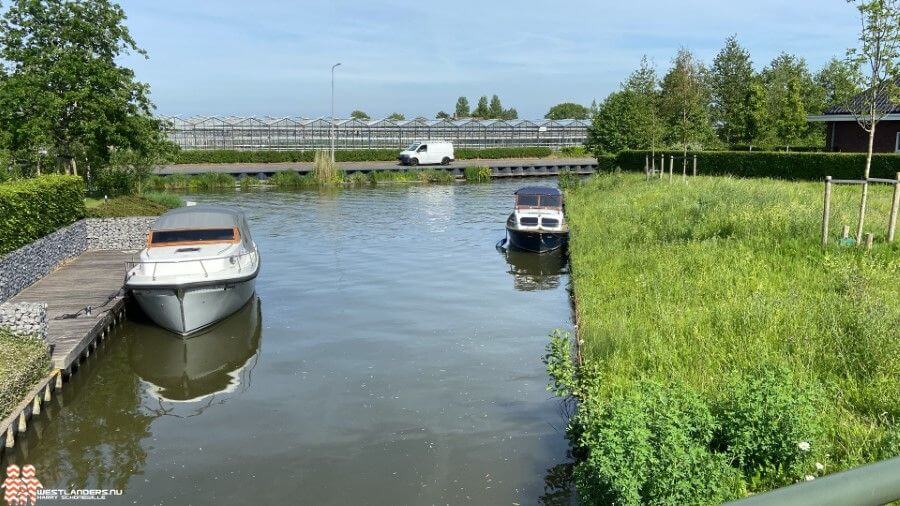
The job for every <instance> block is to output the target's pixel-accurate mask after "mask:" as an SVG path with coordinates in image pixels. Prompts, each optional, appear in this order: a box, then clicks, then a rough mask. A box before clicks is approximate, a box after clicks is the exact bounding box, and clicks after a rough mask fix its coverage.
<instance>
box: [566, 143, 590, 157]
mask: <svg viewBox="0 0 900 506" xmlns="http://www.w3.org/2000/svg"><path fill="white" fill-rule="evenodd" d="M559 154H561V155H563V156H579V157H580V156H590V153H588V151H587V149H586V148H585V147H584V146H565V147H562V148H559Z"/></svg>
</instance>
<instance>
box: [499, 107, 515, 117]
mask: <svg viewBox="0 0 900 506" xmlns="http://www.w3.org/2000/svg"><path fill="white" fill-rule="evenodd" d="M500 119H505V120H510V119H519V111H517V110H516V108H515V107H510V108H509V109H504V110H503V114H501V115H500Z"/></svg>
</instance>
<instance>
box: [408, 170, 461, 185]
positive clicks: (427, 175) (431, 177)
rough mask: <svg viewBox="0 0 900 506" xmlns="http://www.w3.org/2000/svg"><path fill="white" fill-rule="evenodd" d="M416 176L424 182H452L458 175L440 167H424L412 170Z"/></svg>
mask: <svg viewBox="0 0 900 506" xmlns="http://www.w3.org/2000/svg"><path fill="white" fill-rule="evenodd" d="M410 172H412V173H413V174H414V175H415V177H416V178H417V179H418V180H419V181H421V182H423V183H444V184H446V183H452V182H453V181H455V180H456V177H455V176H454V175H453V173H452V172H450V171H448V170H440V169H424V170H418V171H410Z"/></svg>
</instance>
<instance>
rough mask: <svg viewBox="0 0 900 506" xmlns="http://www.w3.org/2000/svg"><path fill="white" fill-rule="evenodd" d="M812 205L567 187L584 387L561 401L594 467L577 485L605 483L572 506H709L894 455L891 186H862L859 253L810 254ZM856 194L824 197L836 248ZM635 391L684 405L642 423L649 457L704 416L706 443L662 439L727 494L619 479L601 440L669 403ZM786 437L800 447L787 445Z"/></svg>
mask: <svg viewBox="0 0 900 506" xmlns="http://www.w3.org/2000/svg"><path fill="white" fill-rule="evenodd" d="M822 193H823V185H822V184H821V183H796V182H782V181H774V180H768V179H732V178H727V177H698V178H694V179H690V181H689V183H688V184H687V185H685V184H684V183H682V182H681V181H680V179H679V180H677V181H676V183H674V184H671V185H670V184H669V183H667V182H665V181H659V180H653V181H650V182H646V181H645V180H644V177H643V175H636V174H612V175H603V176H598V177H595V178H592V179H591V180H589V181H588V182H587V183H586V184H585V185H583V186H582V187H580V188H577V189H574V190H571V191H569V192H567V215H568V220H569V223H570V226H571V230H572V237H571V246H570V254H571V263H572V280H573V284H574V290H575V297H576V301H577V322H578V326H579V337H580V339H581V340H582V352H583V356H584V358H585V361H586V363H587V364H588V366H587V367H586V368H583V371H590V374H588V373H586V372H585V373H583V374H584V376H591V377H592V379H590V380H583V381H584V382H583V384H581V385H580V386H575V387H572V388H570V389H569V391H571V390H576V391H577V392H576V393H578V394H579V396H580V397H581V398H582V400H583V401H584V402H582V403H581V407H582V409H581V414H582V415H583V416H584V417H585V418H583V419H582V420H581V421H580V422H579V421H578V420H577V419H576V423H575V424H574V425H576V426H577V425H579V423H580V425H581V426H580V427H578V428H576V430H575V432H576V433H577V432H578V431H584V432H583V433H582V436H583V437H582V439H581V440H580V442H581V444H583V445H584V446H585V448H587V450H588V454H590V455H592V456H593V457H596V458H593V459H589V460H588V461H587V462H588V463H587V464H586V465H582V466H580V468H579V471H578V473H576V474H579V473H580V476H581V478H582V480H583V481H582V482H581V483H594V484H596V483H604V484H605V485H603V486H604V487H606V488H607V489H608V488H610V487H613V488H615V487H620V488H619V489H616V490H617V491H615V493H612V495H609V496H603V495H602V494H604V493H607V492H608V490H606V491H600V492H597V493H594V492H596V491H594V492H590V491H588V497H586V498H587V499H591V500H597V497H602V498H603V499H604V500H609V499H610V498H612V499H618V500H621V501H622V502H626V503H627V502H632V501H633V500H634V498H635V497H640V500H641V501H647V500H650V499H653V498H659V497H668V498H669V499H672V497H675V498H676V500H677V501H681V500H686V499H685V498H691V499H690V500H698V501H700V502H706V501H716V500H721V499H723V498H728V497H734V496H739V495H743V494H746V493H751V492H755V491H759V490H763V489H767V488H771V487H774V486H778V485H783V484H786V483H790V482H793V481H797V480H798V479H802V478H803V477H804V476H805V475H811V476H817V475H821V474H825V473H828V472H832V471H835V470H838V469H842V468H846V467H851V466H855V465H859V464H862V463H865V462H870V461H873V460H878V459H883V458H887V457H890V456H893V455H897V454H898V453H900V430H898V425H897V420H898V417H900V243H898V242H895V243H894V244H886V243H884V235H885V229H886V223H887V213H888V209H889V206H890V197H891V193H890V189H889V188H888V187H883V186H882V187H878V188H876V190H875V191H874V195H872V198H871V200H870V201H871V208H870V212H869V218H868V220H867V227H866V228H867V230H868V231H872V232H875V233H876V246H875V248H874V250H873V251H871V252H869V253H866V252H865V251H863V248H858V247H846V246H838V245H836V244H835V242H836V241H834V240H832V246H830V247H828V248H827V249H825V250H823V249H822V248H821V247H820V244H819V241H820V227H821V213H822V211H821V206H822ZM858 195H859V188H858V187H839V188H838V189H837V190H836V191H835V194H834V206H835V209H834V213H833V215H832V226H833V239H836V237H837V234H838V230H839V229H840V226H841V224H849V225H851V229H853V228H855V223H856V221H855V219H856V218H855V216H856V214H855V210H854V206H856V205H858ZM551 372H553V366H552V360H551ZM563 376H565V374H563ZM770 376H771V377H770ZM567 381H568V382H569V383H570V386H571V383H573V381H572V380H571V378H569V379H566V378H564V381H563V383H566V382H567ZM648 384H649V385H650V386H649V387H648V386H647V385H648ZM648 389H649V391H651V393H650V394H648V395H649V397H650V398H653V399H657V398H658V397H657V396H658V394H659V392H658V391H659V390H660V389H661V390H662V391H663V392H664V393H663V394H661V395H663V397H666V396H667V395H669V394H667V393H665V392H671V391H672V389H674V390H676V391H677V392H678V395H675V394H672V395H671V397H666V398H669V400H671V398H680V397H678V396H679V395H681V394H684V395H685V396H687V398H688V400H687V401H684V402H682V401H678V402H676V403H675V405H677V408H672V409H674V411H666V412H665V413H663V414H662V415H660V416H659V417H658V418H653V417H654V416H656V415H655V414H653V413H651V414H650V415H647V416H649V417H650V418H649V419H648V420H645V421H644V422H641V423H644V425H642V427H644V429H646V430H645V433H642V434H641V435H640V436H639V437H640V438H644V439H647V438H649V441H651V442H653V443H654V444H657V446H655V447H654V446H652V445H651V446H650V448H656V449H655V450H647V451H648V452H651V453H652V452H657V454H655V459H656V460H653V458H651V457H648V458H650V460H648V462H653V463H654V464H652V465H662V464H659V462H660V459H662V460H665V458H666V456H664V455H663V456H660V455H659V454H658V452H660V451H662V450H659V448H665V447H666V445H665V441H668V442H669V443H671V438H670V436H671V435H672V432H671V430H674V429H672V427H675V426H678V423H676V422H673V421H672V420H680V419H682V418H683V419H685V420H688V422H686V425H687V426H689V427H697V426H698V424H697V423H696V422H695V421H696V420H697V419H698V418H697V417H698V416H700V415H696V413H697V412H702V413H707V411H708V412H709V414H710V416H711V417H712V418H711V420H712V422H710V423H711V425H709V427H710V432H709V434H706V435H699V436H698V435H696V434H694V433H692V432H691V430H694V429H690V430H688V429H685V428H684V427H681V428H680V429H678V430H676V431H675V432H676V433H678V434H682V435H685V434H687V435H686V436H684V437H687V438H688V439H690V440H691V441H694V442H698V444H697V452H698V453H696V454H695V456H696V455H701V454H702V455H705V456H704V457H703V458H700V457H698V459H699V460H697V461H696V462H700V461H703V459H707V460H709V461H710V462H711V461H713V460H715V462H717V464H715V465H713V466H712V467H715V466H716V465H719V464H718V463H722V462H724V466H726V467H723V468H721V469H720V471H721V472H722V473H724V474H722V475H728V476H731V477H732V478H733V481H731V482H729V484H728V486H727V490H725V491H718V492H716V491H713V492H710V491H709V490H706V489H704V488H703V487H700V488H697V487H694V486H693V485H685V484H686V483H688V481H679V479H678V478H677V476H678V474H677V472H675V471H673V469H670V468H665V467H664V466H663V467H661V468H660V467H657V470H658V471H660V472H662V473H665V474H666V475H667V476H668V478H667V479H669V480H670V482H669V483H668V484H667V485H665V486H663V487H662V489H665V490H667V491H669V492H665V493H664V492H660V488H659V487H657V488H654V486H655V485H654V484H655V482H654V481H653V480H654V479H655V478H652V477H650V478H648V477H646V476H644V475H643V474H641V472H640V471H639V470H634V469H632V470H630V471H629V469H627V467H628V466H627V465H625V464H623V465H624V466H625V467H624V468H623V467H621V466H619V467H616V466H617V465H618V464H615V462H617V461H616V458H617V457H614V456H611V455H613V454H615V453H616V452H617V451H618V450H621V449H622V448H625V451H632V449H633V448H635V446H634V445H633V444H629V445H625V444H623V445H621V447H616V448H611V447H610V445H611V443H610V440H611V438H610V434H614V435H615V436H616V437H619V436H620V435H621V431H619V432H616V430H618V429H616V430H612V432H610V429H611V428H615V427H616V423H617V422H616V421H615V420H614V418H615V417H616V416H619V415H621V414H622V413H627V412H629V411H628V409H625V408H623V406H625V405H627V406H628V407H629V409H630V408H634V407H635V406H638V407H640V409H639V410H638V412H643V413H646V412H647V411H648V410H649V411H654V410H657V406H664V407H660V408H659V410H662V411H665V410H667V409H670V408H671V406H672V404H671V403H660V402H656V401H654V402H649V403H648V402H645V401H646V398H647V396H646V395H644V393H646V392H647V391H648ZM564 392H565V389H564ZM782 394H783V395H782ZM642 396H643V397H642ZM639 397H640V398H643V399H644V401H640V402H638V401H635V399H637V398H639ZM742 403H743V404H742ZM779 403H781V404H779ZM648 406H649V407H648ZM685 406H693V407H690V408H687V407H685ZM698 406H699V407H698ZM735 406H738V407H737V408H736V407H735ZM791 406H793V407H791ZM695 407H696V408H697V410H699V411H696V410H694V408H695ZM620 408H621V409H620ZM788 408H790V409H788ZM784 411H790V412H789V413H785V412H784ZM672 412H677V413H679V414H678V415H677V416H674V415H673V416H669V415H670V414H671V413H672ZM682 415H684V417H682V418H679V417H681V416H682ZM688 415H690V416H688ZM642 416H643V415H642ZM705 416H706V415H703V417H705ZM703 417H700V418H703ZM791 417H793V418H791ZM587 418H591V419H590V420H588V419H587ZM654 420H655V421H654ZM660 420H662V421H660ZM703 420H706V418H703ZM645 422H646V423H645ZM705 423H706V422H705V421H704V422H703V423H702V424H700V425H702V426H704V427H705V426H706V425H704V424H705ZM633 426H634V423H625V424H624V425H622V427H626V428H627V430H631V429H632V428H633ZM678 431H681V432H678ZM585 434H586V435H585ZM598 434H605V435H606V436H604V437H599V436H598ZM739 434H743V435H744V436H739ZM748 434H749V435H751V436H752V437H749V438H748V437H746V435H748ZM632 435H633V434H632ZM800 435H804V436H802V438H803V439H811V440H812V441H810V442H811V443H812V448H811V450H802V449H801V450H799V451H798V450H797V445H798V444H800V443H801V442H803V441H799V440H797V439H801V436H800ZM795 436H796V437H795ZM636 437H637V436H636ZM740 437H744V443H742V444H744V446H741V445H740V444H738V443H737V442H735V441H736V440H737V439H739V438H740ZM592 438H594V439H592ZM667 438H670V439H667ZM729 438H730V439H729ZM791 438H794V439H791ZM751 440H752V441H751ZM576 441H577V439H576ZM660 441H663V443H660ZM747 445H750V446H753V448H752V449H748V448H749V446H747ZM779 445H781V446H779ZM679 446H680V447H684V446H685V445H684V444H680V445H679ZM617 448H618V450H617ZM798 452H799V453H800V454H802V455H800V456H799V457H798V456H797V455H796V454H797V453H798ZM619 457H621V455H619ZM800 457H803V458H800ZM807 457H808V458H807ZM681 460H682V461H684V460H685V459H683V458H682V459H681ZM611 462H612V463H613V464H615V465H613V464H611ZM815 462H818V463H819V464H821V465H822V466H823V467H824V468H825V469H824V470H821V469H818V470H817V469H816V467H814V463H815ZM648 465H650V464H648ZM679 465H686V464H684V463H683V462H682V464H679ZM704 465H705V464H704ZM672 466H674V467H678V466H677V465H675V464H672ZM701 467H702V466H701ZM734 469H737V474H729V473H731V470H734ZM631 471H633V473H632V474H633V475H629V476H631V478H629V479H631V481H629V482H628V484H626V485H623V481H622V480H623V479H624V478H621V477H622V476H624V475H627V474H628V473H629V472H631ZM682 471H685V473H686V474H685V476H690V475H692V473H695V472H697V469H696V467H695V468H689V469H686V470H685V469H682ZM716 472H719V471H716ZM623 473H625V474H623ZM613 475H615V476H617V477H613ZM642 476H643V477H642ZM717 476H719V475H717ZM660 479H661V478H660ZM591 480H593V481H591ZM604 480H605V481H604ZM685 480H687V478H685ZM626 481H627V480H626ZM656 484H657V485H658V483H656ZM679 486H682V489H683V490H681V492H678V488H679ZM628 487H631V488H630V489H629V488H628ZM623 491H630V492H629V493H631V492H633V494H632V495H628V494H626V493H625V492H623ZM666 493H672V494H676V495H675V496H671V495H669V496H666V495H665V494H666ZM679 493H683V494H684V495H680V496H679V495H677V494H679ZM598 494H600V495H598ZM634 494H637V495H634ZM654 494H657V495H654ZM659 494H662V496H660V495H659ZM717 494H718V495H717ZM629 497H630V499H629ZM623 498H624V499H623Z"/></svg>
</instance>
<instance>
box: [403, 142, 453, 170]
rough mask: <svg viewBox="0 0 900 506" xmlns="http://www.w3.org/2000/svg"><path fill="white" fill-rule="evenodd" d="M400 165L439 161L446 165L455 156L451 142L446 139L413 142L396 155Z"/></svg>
mask: <svg viewBox="0 0 900 506" xmlns="http://www.w3.org/2000/svg"><path fill="white" fill-rule="evenodd" d="M397 158H398V159H399V160H400V163H401V164H402V165H429V164H435V163H439V164H441V165H447V164H449V163H450V162H452V161H453V160H455V159H456V157H454V156H453V143H452V142H447V141H422V142H418V141H417V142H414V143H412V144H410V145H409V147H408V148H406V149H404V150H403V151H401V152H400V156H398V157H397Z"/></svg>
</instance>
